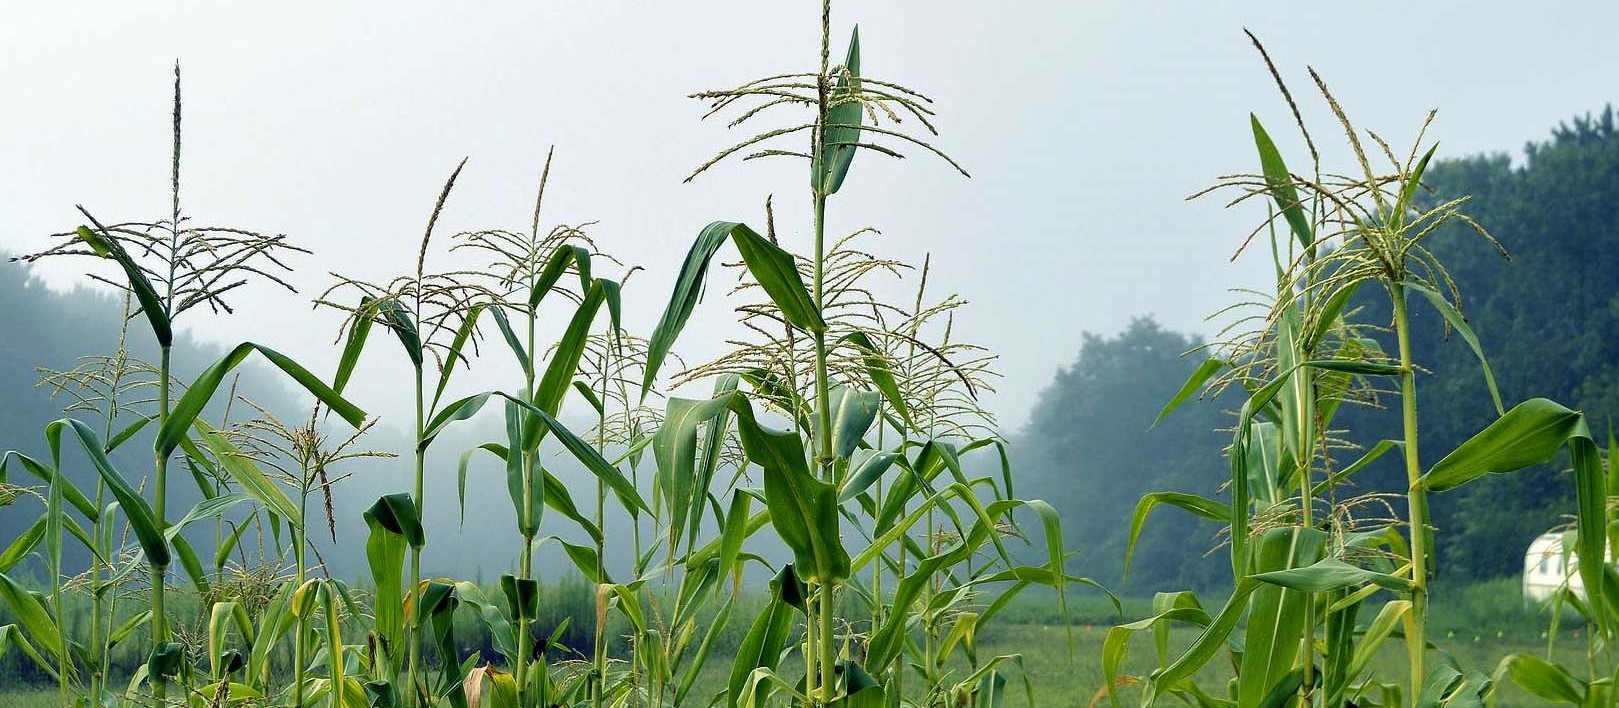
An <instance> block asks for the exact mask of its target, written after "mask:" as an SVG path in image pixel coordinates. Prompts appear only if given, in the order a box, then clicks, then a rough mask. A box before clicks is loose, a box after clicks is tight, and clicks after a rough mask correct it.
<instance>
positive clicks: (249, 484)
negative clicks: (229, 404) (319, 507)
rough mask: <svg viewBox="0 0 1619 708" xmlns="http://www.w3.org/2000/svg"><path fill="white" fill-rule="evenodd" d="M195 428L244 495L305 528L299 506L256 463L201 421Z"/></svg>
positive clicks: (293, 523) (196, 423)
mask: <svg viewBox="0 0 1619 708" xmlns="http://www.w3.org/2000/svg"><path fill="white" fill-rule="evenodd" d="M194 427H195V428H196V430H197V435H198V437H201V438H202V441H203V444H204V445H207V446H208V449H209V450H212V451H213V453H214V457H215V459H217V460H219V466H220V467H222V468H224V470H225V472H226V473H228V474H229V475H230V477H231V479H233V480H235V481H236V483H237V484H239V485H241V487H242V491H243V492H245V493H247V494H248V495H250V496H252V497H253V498H254V499H255V500H257V501H258V502H259V503H260V504H263V505H264V508H265V509H266V510H268V511H269V512H270V513H272V514H275V515H276V516H279V517H281V518H282V519H285V520H286V521H287V522H288V523H290V524H292V525H293V526H295V527H297V528H299V529H302V528H304V519H303V515H302V514H299V513H298V507H297V505H295V504H293V503H292V500H291V499H288V498H287V494H286V492H283V491H281V487H280V486H278V485H276V483H275V482H274V481H273V480H271V479H270V478H269V476H267V475H265V474H264V471H263V470H260V469H259V467H258V465H255V464H253V461H252V459H251V458H249V457H248V456H247V455H246V454H244V453H243V452H242V451H241V450H239V449H237V447H236V445H235V444H234V443H232V442H231V441H230V440H227V439H226V438H225V436H224V435H221V434H220V433H219V431H216V430H214V428H213V427H212V426H210V425H208V424H207V423H204V422H203V421H202V419H200V418H199V419H197V420H196V421H195V425H194Z"/></svg>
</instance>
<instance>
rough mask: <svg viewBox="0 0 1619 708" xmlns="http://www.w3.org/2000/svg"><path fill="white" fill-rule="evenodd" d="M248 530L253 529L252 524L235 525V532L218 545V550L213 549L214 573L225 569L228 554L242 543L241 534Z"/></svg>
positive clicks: (228, 558) (228, 557)
mask: <svg viewBox="0 0 1619 708" xmlns="http://www.w3.org/2000/svg"><path fill="white" fill-rule="evenodd" d="M250 528H253V525H252V524H245V523H243V524H237V525H236V530H235V531H232V532H231V533H230V535H229V536H226V537H225V540H223V541H221V542H220V543H219V548H217V549H214V572H216V573H217V572H219V571H220V570H223V569H224V568H225V563H226V562H227V561H229V560H230V554H231V553H232V552H234V551H235V550H236V546H237V545H238V544H240V543H241V542H242V534H243V533H246V532H247V530H248V529H250Z"/></svg>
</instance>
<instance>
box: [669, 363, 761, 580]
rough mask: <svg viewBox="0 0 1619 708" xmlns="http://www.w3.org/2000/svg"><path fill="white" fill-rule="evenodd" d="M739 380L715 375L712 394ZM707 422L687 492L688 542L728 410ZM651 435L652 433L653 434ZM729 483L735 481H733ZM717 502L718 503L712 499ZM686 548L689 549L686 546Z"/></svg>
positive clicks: (717, 458)
mask: <svg viewBox="0 0 1619 708" xmlns="http://www.w3.org/2000/svg"><path fill="white" fill-rule="evenodd" d="M740 380H741V377H740V376H738V375H736V374H729V373H728V374H721V375H719V376H717V377H715V379H714V396H715V397H716V398H718V397H720V396H724V395H726V394H728V393H731V392H733V391H735V390H736V389H737V384H738V383H739V382H740ZM707 423H708V426H707V429H706V430H705V433H704V435H703V449H702V458H701V461H700V463H699V464H698V465H697V468H696V469H697V477H696V480H695V485H694V487H693V489H694V490H696V491H693V492H688V493H687V498H688V499H689V500H690V501H689V506H690V509H691V513H690V516H689V518H688V519H687V520H686V521H687V524H688V525H689V526H688V528H687V529H686V538H687V539H688V540H690V541H695V540H696V539H697V532H698V531H699V529H700V527H701V525H702V521H703V514H702V508H701V506H702V501H703V500H702V498H701V496H702V495H704V494H706V492H707V490H709V489H712V488H713V487H714V475H716V474H718V473H719V468H720V462H721V458H722V457H723V456H724V453H725V440H726V438H727V434H728V432H729V431H730V427H731V411H730V409H728V408H727V409H723V410H720V411H719V412H717V413H715V414H714V415H713V416H712V417H710V418H709V419H708V421H707ZM654 437H656V436H655V435H654ZM732 484H733V485H734V484H735V482H734V480H733V482H732ZM717 504H718V502H716V505H717ZM714 513H715V516H716V517H718V515H719V510H718V509H717V508H716V509H715V512H714ZM676 523H678V521H677V522H676ZM687 550H690V549H689V548H688V549H687Z"/></svg>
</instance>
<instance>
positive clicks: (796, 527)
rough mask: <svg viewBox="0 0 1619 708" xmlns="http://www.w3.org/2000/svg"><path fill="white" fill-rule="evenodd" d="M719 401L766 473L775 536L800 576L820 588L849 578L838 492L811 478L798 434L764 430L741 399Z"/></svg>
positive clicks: (752, 459)
mask: <svg viewBox="0 0 1619 708" xmlns="http://www.w3.org/2000/svg"><path fill="white" fill-rule="evenodd" d="M715 400H728V401H729V404H730V405H731V409H732V411H733V412H735V413H736V415H737V431H738V433H739V434H740V436H741V438H742V450H743V452H744V453H746V454H747V456H748V460H749V461H750V462H752V463H753V464H756V465H758V466H759V467H761V468H763V469H764V491H765V506H766V507H768V508H769V509H770V518H771V524H772V525H773V526H774V527H775V529H776V534H777V535H778V536H780V537H781V540H782V542H783V543H785V544H787V547H788V548H790V549H792V551H793V557H794V566H795V567H796V568H797V569H798V573H799V574H800V575H801V576H802V577H804V578H807V579H809V580H812V581H815V582H819V583H837V582H841V581H842V580H843V579H845V578H847V577H849V553H848V551H846V550H844V548H843V540H842V538H841V537H840V536H839V531H838V501H837V494H838V492H837V488H836V487H834V486H832V484H830V483H828V482H823V481H821V480H818V479H816V478H815V476H814V475H813V474H812V473H811V472H810V469H809V463H808V458H807V457H805V454H804V442H803V440H802V439H800V438H799V437H798V433H797V432H795V431H790V430H789V431H778V430H772V429H769V428H766V427H764V426H761V425H759V424H758V422H757V421H755V420H754V417H753V408H752V406H751V405H749V404H748V401H747V399H746V398H744V397H743V396H742V395H741V394H740V393H732V394H728V395H727V396H725V397H723V398H722V399H715Z"/></svg>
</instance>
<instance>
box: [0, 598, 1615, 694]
mask: <svg viewBox="0 0 1619 708" xmlns="http://www.w3.org/2000/svg"><path fill="white" fill-rule="evenodd" d="M1437 591H1438V597H1440V598H1441V601H1440V602H1437V603H1435V605H1434V613H1433V621H1432V623H1431V624H1430V627H1429V632H1430V637H1431V639H1432V641H1433V642H1434V643H1435V645H1436V646H1438V648H1439V649H1440V650H1441V651H1443V652H1446V653H1448V654H1449V655H1450V656H1451V657H1453V658H1454V660H1455V661H1456V662H1457V663H1458V664H1460V665H1461V666H1463V667H1467V668H1473V669H1477V670H1480V671H1483V672H1485V673H1490V672H1492V671H1493V670H1494V669H1495V666H1496V664H1497V663H1499V662H1500V660H1501V657H1503V656H1505V655H1507V654H1510V653H1513V652H1528V653H1532V654H1537V655H1541V656H1544V655H1545V652H1546V640H1545V634H1544V633H1545V631H1546V627H1547V620H1546V618H1545V617H1544V616H1543V615H1541V614H1539V613H1536V612H1532V611H1528V610H1526V609H1525V608H1524V606H1523V603H1522V601H1521V600H1520V594H1519V593H1520V588H1519V584H1518V581H1517V580H1516V579H1513V578H1503V579H1499V580H1490V581H1484V582H1478V583H1467V584H1454V585H1449V586H1440V587H1439V588H1437ZM1213 595H1214V594H1212V593H1211V594H1210V596H1211V597H1212V596H1213ZM545 596H546V598H547V600H548V601H547V602H546V603H545V604H544V605H543V606H542V610H544V612H543V615H544V616H543V617H542V618H541V620H540V621H539V624H540V626H542V627H543V626H554V624H555V622H556V621H558V620H560V619H561V618H562V617H565V616H569V615H573V616H582V615H583V613H585V612H587V611H588V609H587V605H588V604H589V603H590V602H591V598H590V594H589V587H588V586H587V585H585V584H584V583H583V581H573V582H561V583H559V584H557V585H552V586H548V587H547V588H546V591H545ZM761 600H762V597H761ZM1120 604H1121V606H1122V607H1123V609H1124V613H1123V614H1122V615H1121V614H1119V613H1118V612H1117V611H1116V610H1115V609H1114V607H1113V605H1112V603H1111V602H1109V601H1108V600H1107V599H1106V598H1105V597H1103V596H1101V595H1100V594H1096V593H1090V594H1086V595H1078V596H1075V597H1071V598H1070V599H1069V610H1070V619H1071V621H1072V623H1073V636H1074V650H1073V653H1072V656H1070V654H1069V652H1068V651H1067V649H1066V648H1065V641H1066V640H1065V636H1066V633H1065V630H1064V628H1063V626H1062V617H1061V616H1060V615H1059V614H1057V613H1056V611H1055V608H1054V605H1053V603H1052V602H1051V598H1050V597H1047V596H1045V595H1044V594H1042V593H1036V592H1031V593H1030V594H1028V595H1026V596H1023V597H1020V598H1018V599H1017V600H1016V601H1014V602H1013V603H1011V604H1010V605H1009V606H1008V607H1007V608H1006V609H1005V610H1003V612H1002V614H1001V617H1000V620H999V621H997V622H994V623H991V624H990V625H989V626H988V627H986V628H985V629H984V630H983V632H982V633H981V635H980V636H979V658H980V659H981V660H982V659H987V658H988V657H992V656H997V655H1001V654H1022V655H1023V656H1024V662H1025V664H1024V665H1025V667H1026V669H1027V671H1028V672H1029V679H1030V681H1031V683H1032V684H1033V687H1034V690H1035V697H1036V701H1037V705H1039V706H1041V707H1042V708H1045V707H1047V706H1051V707H1054V708H1064V707H1067V706H1089V705H1090V704H1091V700H1092V699H1093V697H1095V696H1096V693H1097V691H1098V690H1099V689H1100V688H1101V686H1102V681H1103V679H1102V665H1101V644H1102V639H1103V637H1104V636H1105V635H1106V634H1107V630H1108V628H1109V627H1111V626H1112V625H1114V624H1118V623H1119V622H1121V621H1125V620H1129V619H1135V618H1138V617H1142V616H1145V615H1147V614H1150V610H1149V608H1150V607H1151V600H1150V599H1148V598H1122V599H1121V601H1120ZM183 605H184V603H183V602H182V606H183ZM733 622H734V620H733ZM614 624H615V627H614V632H613V634H614V635H616V636H621V635H622V634H623V633H624V632H625V631H627V629H626V628H625V627H624V626H622V625H623V623H622V622H615V623H614ZM735 629H736V630H737V631H736V634H738V635H740V633H741V632H742V631H743V630H744V629H745V627H736V628H735ZM1582 629H1583V628H1582V627H1581V626H1579V623H1578V621H1577V620H1573V621H1570V620H1569V619H1568V618H1565V625H1564V628H1563V630H1562V631H1561V632H1560V634H1559V638H1558V642H1557V644H1556V647H1555V648H1554V650H1553V658H1555V659H1556V660H1557V661H1558V662H1559V663H1562V664H1564V665H1568V666H1577V665H1580V663H1581V662H1583V661H1584V656H1583V653H1582V652H1581V650H1580V647H1581V643H1582V642H1583V639H1584V635H1583V633H1582ZM477 631H478V628H477V627H476V626H475V624H474V623H473V622H471V621H467V622H465V624H464V626H463V627H460V628H458V634H459V635H460V636H461V637H462V638H463V639H464V640H472V639H473V637H474V636H476V635H475V633H476V632H477ZM588 631H589V630H588V628H586V627H584V626H582V625H579V626H572V627H570V631H569V633H568V634H569V641H568V643H570V644H572V645H573V648H574V649H575V650H576V651H580V655H583V656H588V655H589V653H590V652H589V649H588V642H589V638H588ZM1194 636H1195V635H1194V633H1193V632H1192V631H1191V630H1189V629H1177V630H1175V631H1173V632H1171V639H1170V642H1171V646H1170V649H1171V652H1172V655H1173V652H1175V651H1179V650H1180V649H1181V648H1184V647H1185V646H1186V645H1187V644H1188V643H1190V641H1191V640H1192V639H1193V637H1194ZM726 639H727V640H728V641H722V642H720V643H718V644H717V645H716V647H715V655H714V657H713V658H712V659H711V660H710V661H709V662H708V665H707V666H706V667H705V669H704V673H703V678H702V682H701V684H700V685H699V687H698V688H697V689H696V690H695V691H694V692H693V695H694V696H698V697H706V696H708V695H712V694H713V692H715V691H717V690H719V689H720V688H721V687H722V686H723V683H724V680H725V676H726V673H727V672H728V671H729V669H730V664H731V662H730V659H731V656H730V654H731V652H732V651H733V650H734V649H735V647H736V641H737V640H738V639H739V637H727V638H726ZM134 644H135V645H136V646H138V643H134ZM475 644H476V642H470V643H468V644H465V645H464V647H465V648H469V649H470V648H471V647H472V646H473V645H475ZM1152 654H1153V647H1152V639H1151V637H1150V636H1149V635H1146V634H1141V635H1137V636H1136V637H1134V638H1133V639H1132V641H1131V645H1130V653H1129V655H1128V658H1127V660H1126V665H1125V673H1133V674H1145V673H1147V672H1149V671H1150V670H1151V669H1152V668H1153V666H1155V665H1156V663H1155V657H1154V656H1153V655H1152ZM580 655H576V656H575V657H573V658H574V659H576V660H577V659H579V658H581V656H580ZM620 655H622V647H616V648H615V650H614V656H620ZM1430 657H1431V658H1436V657H1435V656H1434V655H1432V654H1430ZM16 660H17V657H15V655H13V656H11V657H6V659H5V660H0V677H3V678H4V681H3V683H4V684H6V687H5V688H0V706H6V707H7V708H11V707H13V706H15V707H16V708H36V707H40V708H43V707H44V706H53V707H54V706H55V705H56V689H55V687H54V685H51V684H48V683H40V684H36V685H33V686H29V687H26V688H19V687H17V685H18V684H17V683H16V682H17V681H18V680H19V679H18V677H17V675H16V674H12V673H8V672H6V671H5V670H4V665H6V664H9V663H10V662H11V661H16ZM797 663H798V662H796V661H794V660H791V659H789V660H788V661H787V662H784V664H783V665H784V666H796V665H797ZM951 668H952V670H953V671H954V672H955V676H956V678H957V680H959V679H960V677H961V676H964V675H965V674H966V673H967V664H966V662H965V661H964V660H962V659H961V658H960V657H959V656H958V657H957V659H956V660H955V661H954V662H953V665H952V667H951ZM1406 670H1407V669H1406V658H1405V653H1404V649H1403V645H1401V644H1400V643H1399V642H1397V641H1391V642H1389V643H1387V644H1385V646H1384V647H1383V649H1382V651H1381V652H1380V653H1379V655H1378V658H1377V660H1376V663H1375V671H1376V675H1377V676H1378V677H1379V678H1380V679H1382V680H1385V681H1399V680H1400V679H1401V678H1403V677H1404V675H1405V672H1406ZM1228 675H1229V673H1228V670H1227V669H1226V667H1225V666H1223V665H1222V664H1221V663H1220V662H1218V661H1216V662H1211V663H1210V664H1209V665H1208V666H1206V667H1204V669H1203V670H1202V671H1201V672H1200V673H1199V674H1198V681H1199V683H1200V684H1201V685H1202V686H1203V687H1204V688H1205V689H1206V690H1208V691H1210V692H1211V693H1214V694H1216V695H1222V694H1224V692H1225V689H1224V686H1223V685H1222V682H1223V681H1224V680H1225V677H1226V676H1228ZM1008 679H1009V683H1008V688H1009V690H1010V691H1012V693H1011V694H1010V695H1009V696H1008V698H1009V699H1011V702H1010V704H1009V705H1012V706H1020V705H1022V704H1023V698H1022V695H1023V694H1022V690H1023V689H1022V684H1021V680H1020V679H1019V678H1018V677H1017V676H1016V675H1015V671H1014V673H1013V675H1010V676H1008ZM120 681H121V679H119V678H118V677H115V680H114V681H113V682H112V684H111V685H112V686H114V687H119V686H121V683H120ZM1138 696H1139V693H1138V692H1137V690H1136V689H1135V688H1132V687H1126V688H1124V689H1122V690H1121V691H1120V703H1121V705H1132V706H1133V705H1136V699H1137V698H1138ZM1497 701H1498V702H1497V705H1498V706H1499V707H1500V708H1511V707H1514V706H1538V705H1546V704H1545V703H1543V702H1538V701H1537V700H1536V699H1534V698H1533V697H1530V696H1528V695H1526V694H1524V693H1523V692H1522V691H1521V690H1519V689H1518V688H1517V687H1516V686H1513V685H1511V684H1503V685H1502V686H1500V687H1499V689H1498V694H1497ZM1103 704H1104V705H1105V704H1106V699H1105V698H1104V699H1103Z"/></svg>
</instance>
